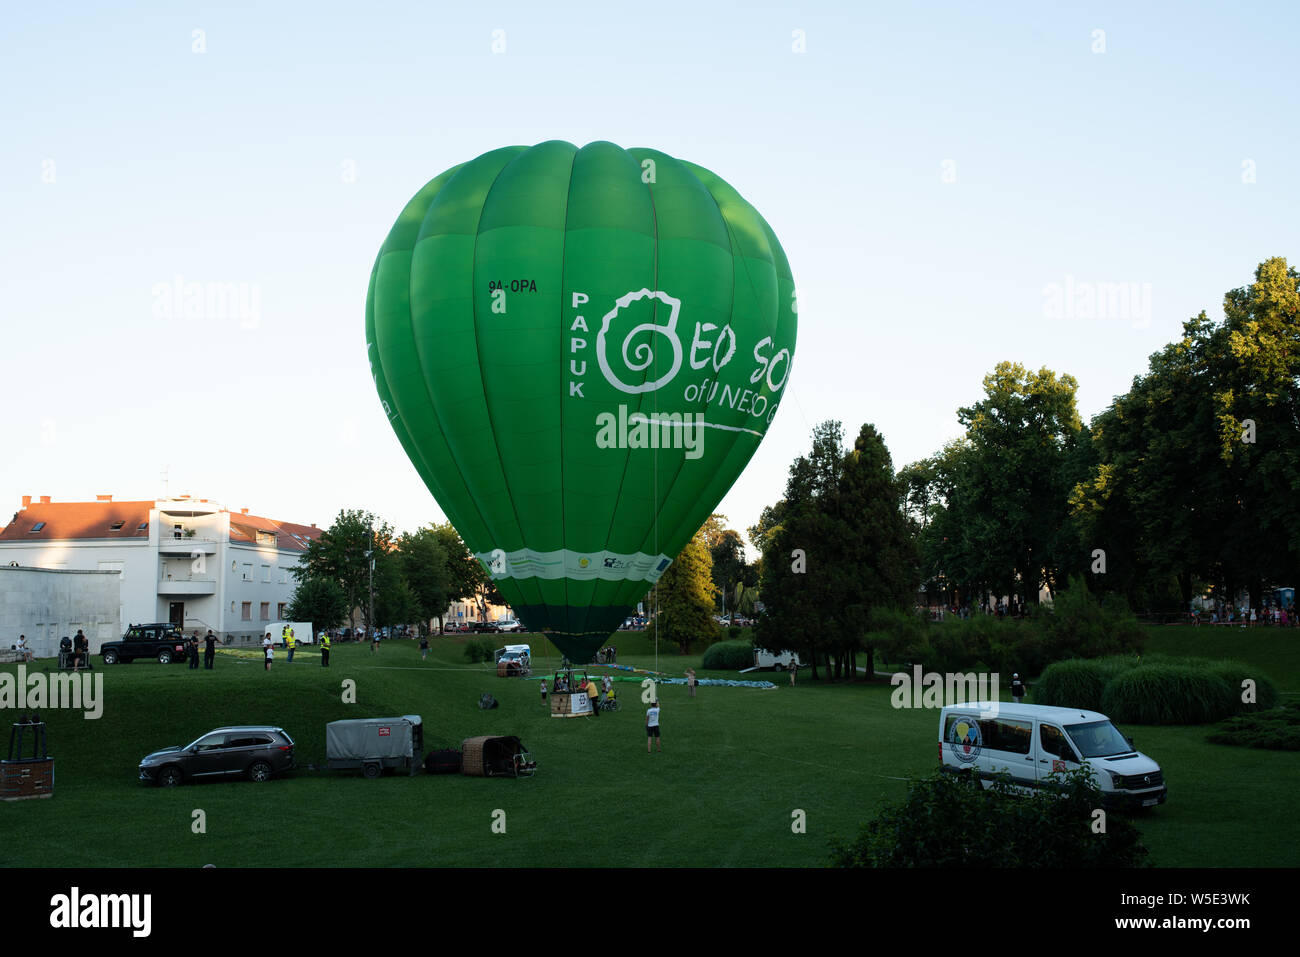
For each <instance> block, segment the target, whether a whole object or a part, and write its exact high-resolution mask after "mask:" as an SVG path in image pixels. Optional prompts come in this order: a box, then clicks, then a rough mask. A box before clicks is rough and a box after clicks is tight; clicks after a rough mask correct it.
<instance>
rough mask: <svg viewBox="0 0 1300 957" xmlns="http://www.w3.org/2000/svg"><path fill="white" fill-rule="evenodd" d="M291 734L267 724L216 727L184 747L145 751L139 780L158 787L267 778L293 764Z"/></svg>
mask: <svg viewBox="0 0 1300 957" xmlns="http://www.w3.org/2000/svg"><path fill="white" fill-rule="evenodd" d="M293 749H294V743H293V738H291V737H289V735H288V733H286V732H285V730H284V729H283V728H277V727H275V726H274V725H269V724H256V725H242V726H235V727H228V728H217V729H216V730H215V731H209V732H208V733H207V734H205V735H203V736H202V737H200V738H198V739H196V740H194V741H192V742H190V743H189V744H187V745H185V746H184V747H171V748H163V749H162V750H161V751H155V752H153V753H152V754H148V755H145V757H144V760H142V761H141V762H140V780H141V781H143V782H145V783H146V784H157V785H159V786H161V787H175V786H176V785H178V784H182V783H184V782H186V781H199V780H203V779H207V778H239V777H246V778H248V779H249V780H250V781H259V782H260V781H268V780H270V779H271V778H272V777H273V776H274V775H277V774H280V773H282V772H284V771H289V770H292V769H293V767H294V758H293Z"/></svg>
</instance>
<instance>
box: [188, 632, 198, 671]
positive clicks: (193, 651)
mask: <svg viewBox="0 0 1300 957" xmlns="http://www.w3.org/2000/svg"><path fill="white" fill-rule="evenodd" d="M189 650H190V670H191V671H198V670H199V633H198V632H197V631H196V632H195V633H194V634H192V635H190V644H189Z"/></svg>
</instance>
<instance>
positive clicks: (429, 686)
mask: <svg viewBox="0 0 1300 957" xmlns="http://www.w3.org/2000/svg"><path fill="white" fill-rule="evenodd" d="M514 640H515V639H512V642H513V641H514ZM518 640H520V641H527V642H529V643H530V644H532V646H533V649H534V653H535V659H534V669H535V670H536V671H539V672H540V671H543V670H544V669H547V668H549V667H553V666H554V665H555V664H556V663H557V662H558V655H555V653H554V650H553V649H548V648H547V646H546V645H545V643H544V642H543V641H542V640H541V639H540V638H539V637H538V636H536V635H532V636H527V637H525V638H522V639H518ZM464 641H465V639H463V638H455V639H453V638H441V639H435V640H434V641H433V650H432V651H431V652H430V655H429V660H428V661H427V662H421V660H420V653H419V650H418V648H417V646H416V644H415V642H411V641H402V640H398V641H391V642H384V643H383V644H382V645H381V648H380V650H379V652H378V653H376V654H371V652H370V651H369V647H368V646H367V645H354V644H336V645H335V647H334V651H333V662H332V667H331V668H329V669H324V668H321V667H320V663H319V657H318V656H317V655H316V652H315V650H314V649H311V648H307V649H304V650H302V651H300V652H299V653H298V654H297V655H296V660H295V661H294V663H293V664H292V665H289V664H287V663H286V662H285V660H284V653H283V651H282V650H277V657H276V660H275V663H274V665H273V666H272V669H271V671H270V672H269V673H268V672H264V671H263V669H262V665H261V662H260V661H259V660H257V659H256V658H250V657H239V656H235V655H231V654H225V653H222V654H218V657H217V667H216V669H215V670H214V671H211V672H209V671H203V670H200V671H198V672H193V671H190V670H189V669H188V668H186V667H184V666H180V665H170V666H163V665H158V664H157V663H154V662H143V661H142V662H136V663H133V664H130V665H116V666H113V667H111V668H105V667H103V666H102V665H97V667H98V668H99V672H100V673H102V674H103V675H104V698H105V700H104V713H103V717H102V718H100V719H99V720H93V721H88V720H85V719H83V718H82V716H81V713H80V712H55V711H49V712H46V714H45V717H46V720H47V722H48V725H49V740H50V745H51V752H52V753H53V754H54V755H55V759H56V760H55V770H56V776H55V794H54V796H53V798H51V799H49V800H38V801H19V802H11V803H0V833H2V834H3V835H4V840H3V841H0V866H6V867H12V866H61V867H62V866H91V867H94V866H195V865H199V864H204V863H213V864H216V865H218V866H223V867H225V866H241V865H270V866H305V865H321V866H330V865H340V866H375V865H378V866H383V865H403V866H452V865H476V866H497V865H502V866H529V867H536V866H545V865H548V864H551V865H562V866H574V865H606V866H615V867H623V866H628V867H641V866H655V865H677V866H691V865H698V866H719V865H723V866H755V865H766V866H796V867H799V866H820V865H823V864H825V863H826V860H827V855H828V843H829V841H830V839H831V838H832V837H835V836H841V837H846V838H847V837H849V836H851V835H852V834H854V833H856V830H857V828H858V826H859V825H860V824H861V823H862V822H865V821H867V820H868V819H870V818H871V817H873V816H874V815H875V814H876V812H877V811H878V809H879V808H880V807H881V806H882V805H883V804H884V803H886V802H895V801H898V800H900V799H901V798H902V797H903V796H904V794H905V790H906V786H907V785H906V782H907V779H908V778H911V777H916V776H921V775H925V774H928V773H930V772H931V771H932V770H934V768H935V767H936V765H937V748H936V742H937V725H938V717H937V715H936V714H935V713H934V712H933V711H920V710H915V711H914V710H895V709H893V708H892V707H890V704H889V692H890V690H891V689H890V688H889V686H888V685H887V683H885V682H883V681H879V682H876V683H874V684H873V685H867V684H863V683H858V684H854V685H833V686H827V685H813V684H812V683H811V682H809V681H807V680H806V672H805V673H803V674H801V676H800V679H799V685H798V687H796V688H793V689H791V688H790V687H789V686H788V677H787V676H785V675H762V674H760V673H754V674H751V675H746V676H744V677H750V678H754V677H772V678H774V680H775V681H776V682H777V684H778V688H777V689H776V690H756V689H748V688H707V687H705V688H701V689H699V691H698V697H697V698H696V699H695V700H693V701H692V700H691V699H690V698H689V697H688V693H687V690H686V688H685V687H684V686H663V687H662V688H661V690H660V699H661V701H662V704H663V719H662V720H663V744H664V753H663V754H653V755H647V754H646V751H645V732H644V729H643V727H644V717H643V715H644V706H643V705H642V704H641V703H640V700H639V698H640V689H639V688H638V687H637V686H636V685H634V684H630V683H620V684H619V685H618V687H619V693H620V695H621V696H622V697H623V699H624V710H623V711H622V712H620V713H618V714H606V715H603V716H601V717H599V718H588V719H568V720H559V719H553V718H551V717H549V715H548V713H547V711H546V710H545V709H544V708H543V706H542V703H541V697H540V694H539V692H538V682H537V681H536V680H518V679H509V680H507V679H500V678H497V677H495V673H494V671H493V670H492V669H490V668H489V667H488V666H486V665H471V664H469V663H468V662H467V661H466V660H465V658H464V656H463V647H464ZM615 643H616V644H618V646H619V660H620V663H623V664H631V665H634V666H638V667H653V666H654V658H653V656H652V654H651V653H650V652H651V649H650V648H649V647H648V646H647V644H646V642H645V640H644V638H643V637H642V636H638V635H619V636H617V637H616V639H615ZM1197 653H1202V654H1203V653H1206V652H1205V651H1203V650H1198V652H1197ZM1266 653H1267V655H1272V654H1273V653H1274V652H1273V651H1267V652H1266ZM548 654H549V656H550V657H549V659H548V657H547V656H548ZM1234 656H1235V657H1242V654H1241V653H1240V652H1237V653H1235V654H1234ZM699 663H700V659H699V657H698V656H694V657H682V656H679V655H677V654H675V653H667V654H661V655H660V658H659V665H660V667H661V668H662V670H664V671H668V672H671V673H673V674H680V673H681V672H682V671H683V670H684V669H685V668H687V667H689V666H692V665H693V666H695V667H696V668H697V669H698V668H699ZM38 664H41V663H38ZM15 668H16V666H14V665H7V666H4V669H3V670H7V671H10V672H12V671H14V670H15ZM593 671H595V672H597V673H599V672H600V671H601V669H599V668H595V669H593ZM1270 673H1272V674H1273V675H1274V679H1275V680H1276V681H1278V682H1279V685H1280V686H1282V687H1283V688H1288V690H1300V689H1296V688H1295V686H1294V684H1292V685H1290V686H1288V685H1287V684H1286V683H1285V682H1284V680H1283V677H1282V676H1283V675H1286V674H1288V673H1289V672H1287V671H1286V669H1284V668H1280V669H1277V670H1276V671H1272V670H1271V671H1270ZM700 677H702V678H703V677H736V675H735V674H734V673H729V672H728V673H708V672H704V671H701V672H700ZM344 679H351V680H353V681H355V682H356V696H357V703H356V704H344V703H343V702H342V700H341V683H342V682H343V681H344ZM484 691H490V692H492V693H493V694H494V695H495V696H496V697H497V698H498V699H499V700H500V702H501V706H500V707H499V708H498V709H496V710H493V711H486V712H485V711H480V710H479V709H478V707H477V702H478V698H479V695H480V694H482V693H483V692H484ZM407 713H416V714H420V715H422V716H423V718H424V728H425V732H424V733H425V746H426V748H433V747H438V746H459V744H460V742H461V740H462V739H464V738H466V737H469V736H472V735H475V734H491V733H508V734H516V735H519V736H520V737H521V738H522V739H523V741H524V742H525V744H526V745H527V746H528V747H529V749H530V750H531V751H532V753H533V755H534V757H535V758H536V759H537V761H538V764H539V769H538V772H537V774H536V776H535V777H533V778H531V779H521V780H517V781H516V780H509V779H495V778H492V779H485V778H469V777H462V776H438V777H434V776H429V775H423V774H421V775H418V776H416V777H413V778H412V777H388V776H385V777H384V778H382V779H380V780H377V781H371V780H366V779H364V778H362V777H361V776H360V775H359V774H349V773H345V772H330V771H306V770H300V771H298V772H295V773H294V774H292V775H290V776H288V777H285V778H280V779H275V780H273V781H271V782H268V783H266V784H261V785H256V784H251V783H248V782H243V781H241V782H216V783H204V784H198V785H186V786H183V787H180V788H176V789H171V790H164V789H159V788H153V787H145V786H142V785H140V784H139V783H137V781H136V768H137V765H138V763H139V760H140V758H141V757H143V756H144V755H145V754H146V753H147V752H149V751H152V750H156V749H157V748H159V747H163V746H166V745H170V744H185V743H187V742H189V741H190V740H192V739H194V738H195V737H197V736H198V735H199V734H201V733H202V732H204V731H207V730H210V729H212V728H214V727H217V726H219V725H222V724H233V723H263V722H265V723H274V724H279V725H281V726H282V727H284V728H285V729H286V730H287V731H288V732H289V733H290V734H291V735H292V736H293V737H294V739H295V740H296V741H297V743H298V760H299V763H300V764H306V763H308V762H313V761H319V762H322V763H323V759H324V746H325V724H326V722H328V721H332V720H336V719H339V718H349V717H368V716H387V715H399V714H407ZM11 714H12V713H7V714H5V715H4V717H5V718H10V717H11ZM7 724H8V721H6V722H5V725H7ZM1124 730H1125V731H1126V732H1127V733H1129V734H1130V735H1132V736H1133V737H1134V738H1135V739H1136V741H1137V745H1138V747H1139V748H1141V749H1142V750H1143V751H1144V752H1145V753H1147V754H1149V755H1151V756H1152V757H1154V758H1155V759H1156V760H1157V761H1159V762H1160V764H1161V765H1162V767H1163V768H1164V770H1165V772H1166V775H1167V779H1168V783H1169V790H1170V797H1169V802H1168V803H1167V804H1166V805H1164V806H1163V807H1160V808H1158V809H1156V810H1155V811H1154V812H1152V813H1149V814H1147V815H1145V816H1143V817H1142V818H1141V819H1140V825H1139V826H1140V828H1141V830H1142V833H1143V835H1144V839H1145V842H1146V844H1147V846H1148V847H1149V848H1150V850H1151V860H1152V862H1153V863H1155V864H1157V865H1165V866H1243V867H1261V866H1293V865H1294V864H1295V863H1296V858H1297V852H1296V850H1295V848H1296V846H1297V838H1300V824H1297V821H1296V816H1295V814H1294V812H1293V810H1292V809H1291V807H1290V803H1291V800H1290V799H1291V795H1293V794H1294V793H1296V791H1297V790H1298V789H1300V762H1298V761H1297V760H1296V758H1295V756H1294V755H1293V754H1286V753H1274V752H1263V751H1254V750H1248V749H1241V748H1231V747H1226V746H1221V745H1211V744H1207V743H1206V742H1205V733H1206V730H1207V729H1206V728H1200V727H1187V728H1145V727H1127V728H1125V729H1124ZM196 809H201V810H202V811H203V812H204V813H205V815H206V827H207V831H206V833H204V834H195V833H193V832H192V830H191V822H192V819H193V818H192V815H193V812H194V811H195V810H196ZM498 810H500V811H504V812H505V823H506V833H504V834H496V833H493V830H492V824H493V820H494V813H495V812H496V811H498ZM796 810H801V811H803V812H804V813H805V814H806V818H807V833H804V834H796V833H792V830H791V820H792V814H793V813H794V812H795V811H796Z"/></svg>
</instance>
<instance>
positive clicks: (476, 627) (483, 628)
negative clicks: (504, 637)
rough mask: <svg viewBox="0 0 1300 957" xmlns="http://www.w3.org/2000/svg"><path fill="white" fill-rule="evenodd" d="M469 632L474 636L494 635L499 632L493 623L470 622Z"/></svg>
mask: <svg viewBox="0 0 1300 957" xmlns="http://www.w3.org/2000/svg"><path fill="white" fill-rule="evenodd" d="M469 630H470V631H471V632H473V633H474V634H476V635H495V634H499V633H500V632H501V629H500V628H499V627H497V623H496V622H495V621H471V622H470V623H469Z"/></svg>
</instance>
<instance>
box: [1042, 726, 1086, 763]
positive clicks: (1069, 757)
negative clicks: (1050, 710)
mask: <svg viewBox="0 0 1300 957" xmlns="http://www.w3.org/2000/svg"><path fill="white" fill-rule="evenodd" d="M1038 740H1039V743H1041V744H1042V746H1043V750H1044V751H1045V752H1046V753H1048V754H1053V755H1056V757H1058V758H1064V759H1065V760H1066V761H1078V760H1079V759H1078V757H1077V756H1076V755H1075V753H1074V749H1073V748H1072V747H1070V745H1069V743H1068V742H1067V741H1066V740H1065V733H1064V732H1063V731H1061V729H1060V728H1058V727H1055V726H1054V725H1050V724H1041V725H1039V726H1038Z"/></svg>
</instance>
